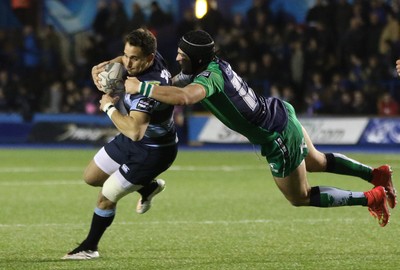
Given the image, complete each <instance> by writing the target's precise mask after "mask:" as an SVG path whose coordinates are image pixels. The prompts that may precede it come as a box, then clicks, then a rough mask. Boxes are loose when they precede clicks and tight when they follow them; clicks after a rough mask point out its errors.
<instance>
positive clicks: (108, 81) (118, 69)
mask: <svg viewBox="0 0 400 270" xmlns="http://www.w3.org/2000/svg"><path fill="white" fill-rule="evenodd" d="M124 74H125V68H124V66H123V65H122V64H120V63H109V64H107V65H106V66H105V70H104V71H102V72H100V73H99V75H98V76H99V78H100V85H101V89H100V90H101V91H103V92H104V93H107V94H111V93H112V94H116V93H120V92H123V91H125V86H124V80H123V77H124Z"/></svg>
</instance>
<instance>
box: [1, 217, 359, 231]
mask: <svg viewBox="0 0 400 270" xmlns="http://www.w3.org/2000/svg"><path fill="white" fill-rule="evenodd" d="M354 220H356V219H355V218H346V219H335V222H341V223H346V224H347V223H352V222H354ZM357 220H359V219H357ZM332 221H333V219H329V218H325V219H291V220H276V219H254V220H250V219H245V220H199V221H187V220H182V221H179V220H177V221H148V222H114V223H113V226H132V225H227V226H228V225H235V224H268V223H273V224H283V223H290V224H294V223H302V224H317V223H329V222H332ZM87 225H88V224H86V223H44V224H0V229H2V228H4V229H6V228H33V227H68V228H70V227H82V226H87Z"/></svg>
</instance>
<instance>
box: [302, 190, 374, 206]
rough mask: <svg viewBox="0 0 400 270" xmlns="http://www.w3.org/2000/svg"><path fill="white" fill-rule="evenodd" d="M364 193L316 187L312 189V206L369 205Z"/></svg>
mask: <svg viewBox="0 0 400 270" xmlns="http://www.w3.org/2000/svg"><path fill="white" fill-rule="evenodd" d="M367 202H368V201H367V198H366V197H365V195H364V192H355V191H349V190H342V189H338V188H334V187H322V186H316V187H312V188H311V195H310V206H315V207H336V206H348V205H363V206H366V205H367Z"/></svg>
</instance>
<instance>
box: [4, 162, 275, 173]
mask: <svg viewBox="0 0 400 270" xmlns="http://www.w3.org/2000/svg"><path fill="white" fill-rule="evenodd" d="M265 168H268V167H267V163H265V164H264V165H258V166H229V165H224V166H172V167H171V168H169V169H168V171H227V172H230V171H241V170H255V169H265ZM84 169H85V168H84V167H68V166H65V167H50V168H49V167H7V168H1V167H0V173H49V172H83V171H84Z"/></svg>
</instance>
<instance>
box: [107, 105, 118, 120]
mask: <svg viewBox="0 0 400 270" xmlns="http://www.w3.org/2000/svg"><path fill="white" fill-rule="evenodd" d="M116 110H117V109H116V108H115V107H114V105H113V106H112V107H111V108H110V109H108V110H107V115H108V117H110V119H111V115H112V114H113V112H115V111H116Z"/></svg>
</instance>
